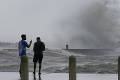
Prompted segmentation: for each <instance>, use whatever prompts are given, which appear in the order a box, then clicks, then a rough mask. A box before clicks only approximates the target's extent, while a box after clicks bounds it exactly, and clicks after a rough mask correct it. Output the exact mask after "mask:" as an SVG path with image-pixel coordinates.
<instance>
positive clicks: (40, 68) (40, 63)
mask: <svg viewBox="0 0 120 80" xmlns="http://www.w3.org/2000/svg"><path fill="white" fill-rule="evenodd" d="M40 71H41V63H39V74H41V72H40Z"/></svg>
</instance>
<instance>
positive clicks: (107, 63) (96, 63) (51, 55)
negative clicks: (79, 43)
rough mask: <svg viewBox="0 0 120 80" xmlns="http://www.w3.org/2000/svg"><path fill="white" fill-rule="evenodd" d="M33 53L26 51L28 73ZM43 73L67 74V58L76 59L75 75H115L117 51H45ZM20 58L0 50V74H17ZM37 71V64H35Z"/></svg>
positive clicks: (12, 51)
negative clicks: (72, 57)
mask: <svg viewBox="0 0 120 80" xmlns="http://www.w3.org/2000/svg"><path fill="white" fill-rule="evenodd" d="M33 55H34V53H33V51H32V50H31V49H28V50H27V56H28V58H29V71H30V72H32V71H33ZM43 55H44V57H43V62H42V70H41V72H43V73H68V68H69V57H70V56H71V55H74V56H75V57H76V65H77V73H92V74H93V73H95V74H117V70H118V67H117V64H118V57H119V55H120V52H119V48H118V49H70V50H64V49H46V50H45V51H44V52H43ZM19 63H20V58H19V55H18V50H17V49H15V48H11V49H10V48H6V49H1V50H0V72H18V71H19ZM37 71H38V64H37Z"/></svg>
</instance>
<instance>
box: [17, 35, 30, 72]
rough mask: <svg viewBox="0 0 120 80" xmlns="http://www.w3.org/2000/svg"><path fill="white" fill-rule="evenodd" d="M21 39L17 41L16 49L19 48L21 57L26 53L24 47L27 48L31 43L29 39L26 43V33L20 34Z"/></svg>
mask: <svg viewBox="0 0 120 80" xmlns="http://www.w3.org/2000/svg"><path fill="white" fill-rule="evenodd" d="M21 38H22V40H20V41H19V43H18V50H19V56H20V58H21V56H23V55H26V47H27V48H29V47H30V46H31V44H32V40H31V41H30V43H29V44H27V42H26V41H25V40H26V35H25V34H22V35H21ZM19 72H20V73H21V63H20V70H19Z"/></svg>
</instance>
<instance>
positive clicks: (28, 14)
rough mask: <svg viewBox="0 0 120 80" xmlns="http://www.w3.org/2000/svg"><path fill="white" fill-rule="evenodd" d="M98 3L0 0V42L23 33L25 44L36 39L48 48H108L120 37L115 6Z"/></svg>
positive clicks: (77, 0) (18, 38) (88, 0)
mask: <svg viewBox="0 0 120 80" xmlns="http://www.w3.org/2000/svg"><path fill="white" fill-rule="evenodd" d="M99 1H100V0H99ZM99 1H96V0H87V1H86V0H0V41H1V42H18V41H19V40H20V39H21V38H20V35H21V34H26V35H27V42H29V40H30V39H32V40H33V42H34V41H35V38H36V37H37V36H40V37H41V39H42V41H43V42H45V43H46V46H47V47H50V48H65V45H66V44H69V45H70V46H71V47H72V48H96V47H98V48H107V47H108V46H112V45H113V44H115V43H116V42H117V41H119V38H120V36H119V31H117V30H119V27H118V26H119V24H118V22H119V16H118V13H117V11H116V10H117V9H116V4H115V3H114V4H111V3H109V4H110V5H115V6H112V8H108V6H107V7H106V5H105V1H106V0H105V1H103V0H102V1H103V2H99ZM117 6H118V5H117ZM113 8H115V9H113ZM115 12H116V13H115ZM100 16H101V17H100ZM116 16H117V17H116ZM99 18H100V19H99ZM93 24H94V25H93ZM106 37H107V38H106Z"/></svg>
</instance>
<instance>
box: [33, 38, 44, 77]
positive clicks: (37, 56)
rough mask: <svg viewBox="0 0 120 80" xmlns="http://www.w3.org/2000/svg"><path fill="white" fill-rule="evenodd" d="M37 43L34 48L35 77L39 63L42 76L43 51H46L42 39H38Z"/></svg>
mask: <svg viewBox="0 0 120 80" xmlns="http://www.w3.org/2000/svg"><path fill="white" fill-rule="evenodd" d="M36 40H37V42H35V43H34V46H33V51H34V57H33V62H34V72H33V74H34V75H35V71H36V63H37V62H38V63H39V73H38V74H39V75H40V74H41V72H40V71H41V63H42V59H43V51H45V44H44V43H43V42H42V41H41V39H40V37H37V38H36Z"/></svg>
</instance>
